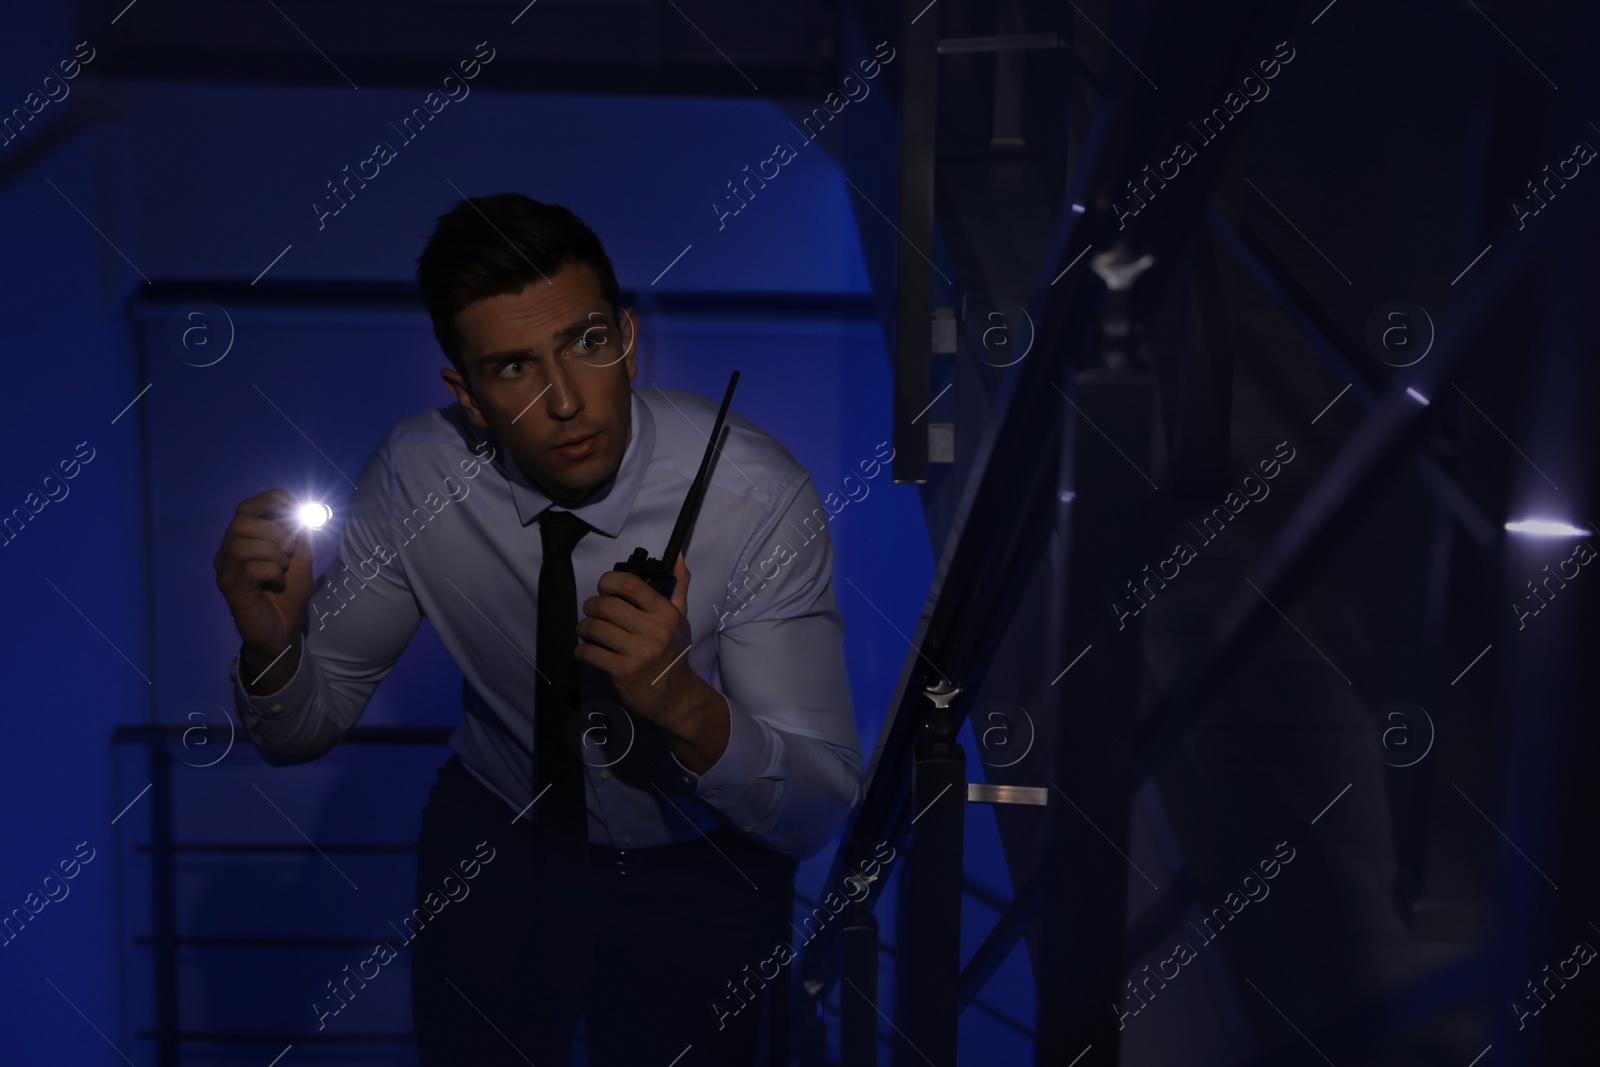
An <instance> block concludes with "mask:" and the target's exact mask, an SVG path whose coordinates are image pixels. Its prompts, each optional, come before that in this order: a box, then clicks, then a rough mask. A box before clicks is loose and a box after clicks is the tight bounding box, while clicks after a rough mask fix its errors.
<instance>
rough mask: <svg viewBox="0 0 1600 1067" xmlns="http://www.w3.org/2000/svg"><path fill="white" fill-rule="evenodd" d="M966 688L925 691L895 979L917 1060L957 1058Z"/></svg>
mask: <svg viewBox="0 0 1600 1067" xmlns="http://www.w3.org/2000/svg"><path fill="white" fill-rule="evenodd" d="M960 692H961V690H960V689H958V688H955V687H953V686H950V685H949V684H948V683H945V682H942V681H941V682H940V683H939V684H938V685H936V686H930V687H929V688H928V690H927V693H926V695H927V697H928V699H929V700H931V701H933V703H934V710H933V712H932V714H931V715H930V716H929V719H928V722H927V724H926V728H925V731H924V733H923V736H921V737H920V738H918V739H917V746H916V764H915V765H914V767H913V770H912V780H911V782H912V784H911V805H912V816H911V821H912V826H911V839H910V841H909V843H908V845H907V848H906V858H905V863H906V871H905V875H904V877H905V881H904V883H903V888H904V892H903V894H902V896H901V901H902V906H903V908H904V909H905V911H904V912H903V914H904V915H905V916H906V918H905V922H904V924H903V925H902V929H903V930H904V931H905V933H906V937H905V939H904V942H903V943H902V945H901V954H900V959H901V960H902V961H903V966H902V968H901V969H900V972H899V973H898V974H897V975H896V982H895V984H896V985H897V986H898V987H900V988H901V989H902V990H904V995H903V996H902V997H901V998H899V1004H900V1005H901V1007H902V1012H901V1014H902V1016H903V1017H904V1019H905V1020H906V1022H905V1032H906V1040H907V1041H909V1042H910V1043H911V1045H912V1046H913V1047H914V1048H915V1050H916V1052H917V1053H918V1055H917V1056H916V1057H915V1059H916V1060H918V1061H921V1060H922V1059H923V1058H924V1057H926V1058H927V1059H928V1060H931V1061H932V1062H933V1063H934V1065H935V1067H955V1062H956V1032H957V1028H956V1019H957V1014H958V1013H957V1011H956V998H957V995H958V992H959V987H960V982H961V885H962V870H963V868H962V855H961V853H962V846H963V844H964V833H965V825H966V815H967V757H966V753H965V752H964V751H963V750H962V748H961V745H960V743H959V742H957V741H956V739H955V726H954V723H953V721H952V718H953V717H952V716H951V714H950V710H949V705H950V701H952V700H953V699H955V697H956V695H957V694H959V693H960ZM841 995H845V996H852V995H856V994H855V993H854V991H847V992H845V993H844V994H841ZM908 1062H909V1061H908Z"/></svg>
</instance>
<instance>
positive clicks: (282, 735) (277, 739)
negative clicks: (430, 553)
mask: <svg viewBox="0 0 1600 1067" xmlns="http://www.w3.org/2000/svg"><path fill="white" fill-rule="evenodd" d="M391 441H392V439H389V440H385V441H384V442H383V443H382V444H380V445H379V446H378V447H377V449H375V450H374V451H373V453H372V455H371V456H370V457H369V458H368V459H367V463H366V466H365V467H364V468H363V469H362V472H361V477H360V481H359V482H358V483H357V486H356V490H355V492H354V493H353V494H352V495H351V498H350V502H349V504H348V506H347V509H346V510H347V514H346V518H345V523H344V529H343V531H342V533H341V534H340V538H339V548H338V552H337V554H336V555H335V557H334V560H333V562H332V563H330V564H329V566H328V568H327V569H326V570H325V571H324V572H323V574H322V576H321V577H320V578H318V579H317V581H316V583H315V584H314V585H313V586H312V593H311V599H310V601H309V603H308V604H307V606H306V633H305V634H304V636H303V637H302V636H300V635H296V638H295V640H297V641H302V642H303V643H302V646H301V650H300V662H299V664H298V666H297V667H296V669H295V673H294V676H293V677H291V678H290V679H289V681H288V682H287V683H286V684H285V685H284V687H283V688H282V689H279V690H278V691H277V692H276V693H270V694H267V695H265V696H260V695H253V694H250V693H247V692H245V689H244V685H243V681H242V680H241V679H240V677H239V658H238V657H237V656H235V657H234V659H233V660H232V661H231V662H230V663H229V665H228V673H229V674H230V676H231V677H232V679H233V702H234V707H235V709H236V710H237V711H238V714H239V718H240V721H241V722H242V723H243V725H244V728H245V733H246V734H247V735H248V736H249V738H250V741H251V743H252V744H254V745H255V746H256V748H257V750H259V751H260V753H261V755H262V757H263V758H264V759H265V760H266V761H267V762H268V763H270V764H272V765H274V766H283V765H286V764H292V763H304V762H307V761H309V760H314V759H316V758H318V757H319V756H321V755H323V754H324V753H326V752H327V751H328V750H329V749H330V748H332V747H333V746H334V745H335V744H337V743H338V742H339V739H340V738H342V737H343V736H344V734H345V732H346V731H348V730H349V729H350V728H351V727H352V726H354V725H355V724H356V720H358V719H359V718H361V713H362V712H363V711H364V710H366V707H367V702H368V701H369V700H371V699H372V693H373V691H374V690H375V689H377V687H378V683H379V682H381V681H383V679H384V677H385V676H387V675H388V673H389V671H390V670H392V669H393V667H394V665H395V662H396V661H397V660H398V659H399V658H400V653H401V652H403V651H404V650H405V647H406V644H407V643H408V642H410V640H411V637H412V635H413V634H415V633H416V631H417V627H418V625H420V624H421V621H422V609H421V607H420V605H418V603H417V600H416V598H415V597H414V596H413V595H412V592H411V584H410V581H409V579H408V578H407V577H406V573H405V567H404V560H403V558H402V557H401V555H400V553H399V552H397V551H396V549H395V545H396V543H397V541H398V539H397V538H392V537H390V536H389V531H391V530H392V529H393V527H391V526H390V525H389V521H390V519H391V517H392V515H393V513H394V508H393V501H394V494H395V481H394V468H393V457H392V451H391ZM316 536H317V535H316V534H310V535H309V538H310V543H311V544H312V545H315V543H316Z"/></svg>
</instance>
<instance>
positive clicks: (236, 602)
mask: <svg viewBox="0 0 1600 1067" xmlns="http://www.w3.org/2000/svg"><path fill="white" fill-rule="evenodd" d="M290 506H291V505H290V500H289V492H288V490H286V489H268V490H267V491H266V492H264V493H258V494H257V495H255V496H253V497H251V498H250V499H248V500H245V501H243V502H242V503H240V504H239V506H238V508H237V509H236V510H235V511H234V515H233V521H232V522H230V523H229V524H228V529H227V531H226V532H225V533H224V534H223V536H222V547H221V548H219V549H218V550H217V555H216V558H215V560H213V566H214V567H215V568H216V572H217V588H218V589H220V590H221V591H222V595H223V597H224V599H226V600H227V602H228V610H229V611H230V612H232V613H233V625H234V627H235V629H237V630H238V631H239V637H240V638H241V639H242V640H243V641H244V649H243V650H242V651H241V653H240V658H239V667H240V671H239V673H240V676H241V680H242V681H243V682H244V683H245V688H246V689H247V690H248V691H250V692H263V693H273V692H276V691H277V690H279V689H281V688H282V687H283V685H284V683H286V682H287V681H288V680H289V679H290V678H291V677H293V676H294V673H295V668H296V666H297V665H298V664H299V662H300V648H299V642H298V641H296V639H295V638H296V635H299V634H302V633H303V632H304V630H305V621H306V605H307V604H308V603H309V602H310V600H311V585H312V578H311V566H312V562H311V545H310V543H309V541H304V542H302V541H301V539H300V538H299V536H298V534H297V532H296V531H295V529H294V528H293V526H292V523H293V519H292V517H291V515H290V514H289V509H290ZM291 644H293V645H295V646H296V647H295V648H294V649H293V651H291V652H289V654H288V655H284V656H283V658H282V659H278V657H279V655H280V654H282V653H283V652H284V650H285V649H287V648H289V646H290V645H291ZM274 660H276V662H275V663H274ZM269 664H271V665H272V670H271V672H270V676H261V672H262V671H264V670H266V668H267V666H268V665H269ZM258 676H259V677H258ZM252 683H254V684H252Z"/></svg>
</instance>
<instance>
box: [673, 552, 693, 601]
mask: <svg viewBox="0 0 1600 1067" xmlns="http://www.w3.org/2000/svg"><path fill="white" fill-rule="evenodd" d="M672 576H673V577H674V578H676V579H677V580H678V582H677V584H676V585H675V586H674V587H673V589H672V606H673V607H675V608H677V609H678V614H679V615H683V616H687V615H688V614H689V564H687V563H686V562H684V559H683V553H682V552H679V553H678V558H677V559H676V560H674V561H673V564H672Z"/></svg>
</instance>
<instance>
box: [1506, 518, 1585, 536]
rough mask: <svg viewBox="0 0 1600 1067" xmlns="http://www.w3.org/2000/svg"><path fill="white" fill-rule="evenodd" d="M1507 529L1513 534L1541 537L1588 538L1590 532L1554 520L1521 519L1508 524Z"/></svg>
mask: <svg viewBox="0 0 1600 1067" xmlns="http://www.w3.org/2000/svg"><path fill="white" fill-rule="evenodd" d="M1506 529H1508V530H1510V531H1512V532H1513V533H1525V534H1535V535H1537V536H1539V537H1588V536H1589V531H1588V530H1584V529H1580V528H1579V527H1577V526H1569V525H1568V524H1567V523H1564V522H1556V521H1555V520H1553V519H1521V520H1519V521H1517V522H1508V523H1506Z"/></svg>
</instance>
